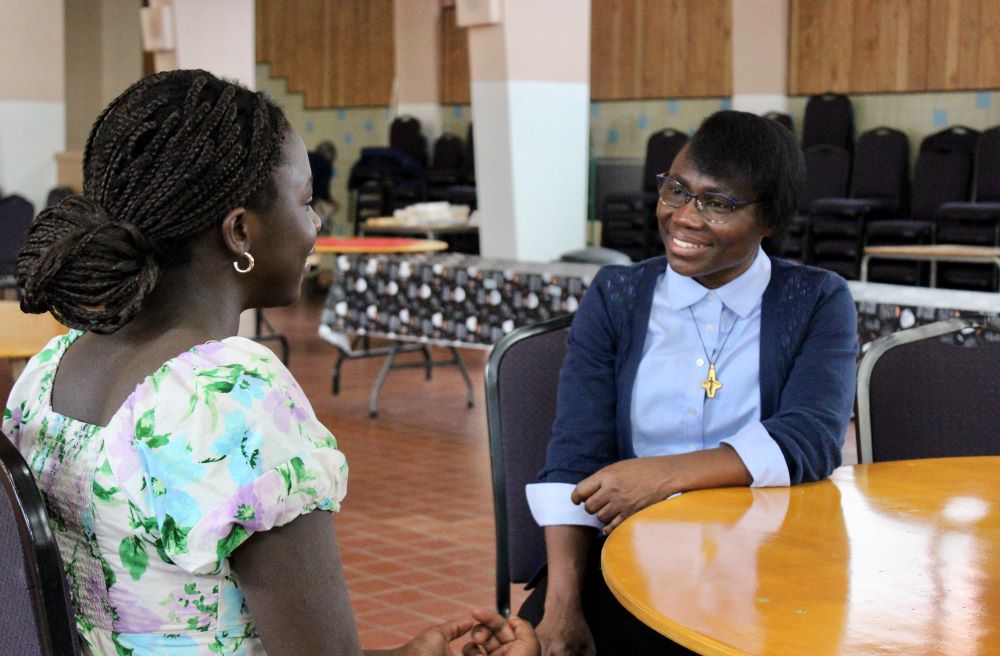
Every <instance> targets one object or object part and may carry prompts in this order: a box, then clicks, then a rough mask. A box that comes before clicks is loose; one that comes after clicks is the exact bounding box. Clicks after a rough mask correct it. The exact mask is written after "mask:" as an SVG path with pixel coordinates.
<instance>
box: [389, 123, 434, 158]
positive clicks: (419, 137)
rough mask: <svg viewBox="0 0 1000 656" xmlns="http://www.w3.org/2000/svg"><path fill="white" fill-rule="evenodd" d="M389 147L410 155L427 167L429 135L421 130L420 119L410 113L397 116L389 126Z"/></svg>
mask: <svg viewBox="0 0 1000 656" xmlns="http://www.w3.org/2000/svg"><path fill="white" fill-rule="evenodd" d="M389 148H392V149H394V150H398V151H400V152H403V153H406V154H407V155H409V156H410V157H411V158H412V159H413V160H414V161H415V162H417V163H418V164H420V166H422V167H424V168H427V137H425V136H424V135H423V133H422V132H421V131H420V120H419V119H417V118H416V117H413V116H410V115H408V114H407V115H404V116H397V117H396V118H395V119H393V121H392V125H391V126H389Z"/></svg>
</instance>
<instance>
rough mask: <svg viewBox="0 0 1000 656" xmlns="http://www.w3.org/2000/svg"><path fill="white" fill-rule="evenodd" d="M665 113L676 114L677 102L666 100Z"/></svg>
mask: <svg viewBox="0 0 1000 656" xmlns="http://www.w3.org/2000/svg"><path fill="white" fill-rule="evenodd" d="M667 113H668V114H676V113H677V101H676V100H668V101H667Z"/></svg>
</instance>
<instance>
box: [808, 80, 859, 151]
mask: <svg viewBox="0 0 1000 656" xmlns="http://www.w3.org/2000/svg"><path fill="white" fill-rule="evenodd" d="M819 144H829V145H831V146H839V147H841V148H843V149H844V150H846V151H847V152H851V150H852V148H853V146H854V108H853V107H852V105H851V100H850V98H848V97H847V96H845V95H843V94H840V93H823V94H819V95H816V96H810V98H809V100H807V101H806V111H805V116H804V117H803V119H802V147H803V148H808V147H810V146H817V145H819Z"/></svg>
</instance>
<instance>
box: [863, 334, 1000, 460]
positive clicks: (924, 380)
mask: <svg viewBox="0 0 1000 656" xmlns="http://www.w3.org/2000/svg"><path fill="white" fill-rule="evenodd" d="M997 371H1000V333H998V332H997V331H996V330H995V329H990V328H989V327H987V326H977V325H975V324H974V322H972V321H969V320H967V319H949V320H947V321H938V322H935V323H931V324H927V325H924V326H920V327H917V328H911V329H910V330H904V331H900V332H897V333H893V334H891V335H886V336H885V337H882V338H880V339H878V340H876V341H874V342H872V343H871V345H870V346H869V348H868V350H867V351H866V352H865V355H864V357H862V359H861V363H860V365H859V367H858V458H859V460H860V461H861V462H864V463H868V462H879V461H882V460H902V459H908V458H938V457H945V456H972V455H1000V403H998V402H997V399H1000V376H997Z"/></svg>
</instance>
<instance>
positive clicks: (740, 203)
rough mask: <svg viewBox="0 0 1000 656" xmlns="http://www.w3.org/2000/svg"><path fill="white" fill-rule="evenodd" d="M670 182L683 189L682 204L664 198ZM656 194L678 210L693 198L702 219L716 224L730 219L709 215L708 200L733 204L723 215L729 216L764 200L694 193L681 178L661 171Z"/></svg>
mask: <svg viewBox="0 0 1000 656" xmlns="http://www.w3.org/2000/svg"><path fill="white" fill-rule="evenodd" d="M668 182H672V183H673V184H675V185H677V188H678V189H679V190H680V191H681V193H683V194H684V202H683V203H681V204H680V205H671V204H670V203H668V202H667V201H666V200H664V198H663V188H664V186H665V185H666V184H667V183H668ZM656 195H657V196H658V197H659V199H660V202H661V203H663V204H664V205H666V206H667V207H671V208H673V209H676V210H679V209H680V208H682V207H684V206H685V205H687V204H688V202H690V201H691V200H692V199H693V200H694V206H695V209H697V210H698V216H700V217H701V218H702V220H704V221H705V222H707V223H714V224H725V223H728V222H729V220H728V219H719V218H716V217H713V216H709V211H708V210H706V209H705V203H706V202H707V201H710V200H716V201H722V202H724V203H727V204H728V205H730V206H732V209H730V210H729V211H728V212H726V213H725V214H723V216H729V215H730V214H732V213H735V212H736V210H740V209H743V208H744V207H746V206H748V205H753V204H754V203H759V202H760V201H761V200H762V199H761V198H755V199H753V200H736V199H735V198H730V197H729V196H726V195H725V194H718V193H715V192H713V191H703V192H702V193H700V194H692V193H691V192H690V191H688V189H687V187H685V186H684V185H683V184H681V182H680V181H679V180H675V179H674V178H671V177H670V176H669V175H667V174H666V173H659V174H657V176H656Z"/></svg>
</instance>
